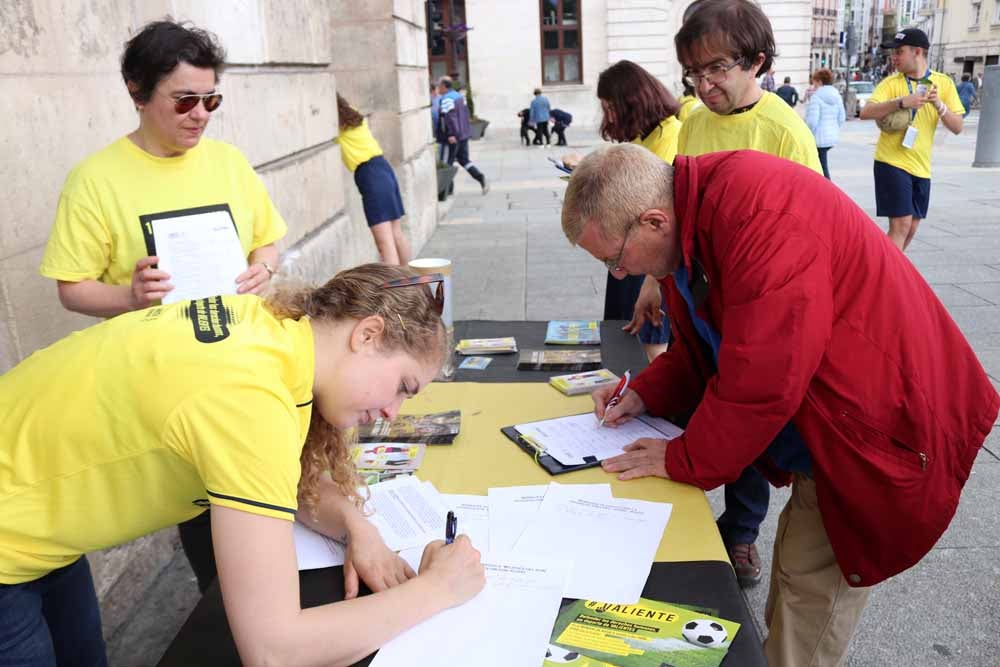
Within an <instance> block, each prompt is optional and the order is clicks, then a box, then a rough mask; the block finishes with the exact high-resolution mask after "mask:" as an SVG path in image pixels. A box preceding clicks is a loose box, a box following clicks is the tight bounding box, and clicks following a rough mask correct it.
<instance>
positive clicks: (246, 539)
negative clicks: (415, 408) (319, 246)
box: [0, 264, 485, 665]
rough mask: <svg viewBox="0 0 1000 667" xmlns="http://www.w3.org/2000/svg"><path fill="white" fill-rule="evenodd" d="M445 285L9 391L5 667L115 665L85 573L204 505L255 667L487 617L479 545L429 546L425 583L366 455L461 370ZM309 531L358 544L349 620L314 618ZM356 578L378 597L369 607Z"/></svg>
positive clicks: (250, 321)
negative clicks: (359, 460)
mask: <svg viewBox="0 0 1000 667" xmlns="http://www.w3.org/2000/svg"><path fill="white" fill-rule="evenodd" d="M435 278H436V279H437V280H435ZM441 281H443V278H442V277H441V276H415V275H413V273H412V272H411V271H409V270H408V269H404V268H400V267H393V266H387V265H384V264H368V265H364V266H360V267H357V268H354V269H348V270H346V271H342V272H341V273H339V274H337V275H336V276H335V277H334V278H333V279H331V280H330V281H329V282H328V283H326V284H325V285H323V286H322V287H319V288H315V289H312V288H310V289H305V290H301V291H297V292H289V293H278V294H275V295H273V296H272V297H270V299H269V300H268V301H266V302H265V301H262V300H261V299H260V298H259V297H257V296H254V295H233V296H222V297H208V298H205V299H199V300H193V301H190V302H181V303H177V304H173V305H169V306H161V307H158V308H151V309H148V310H145V311H142V312H137V313H129V314H125V315H122V316H120V317H116V318H113V319H111V320H108V321H106V322H104V323H102V324H98V325H96V326H93V327H90V328H89V329H86V330H84V331H82V332H78V333H76V334H74V335H72V336H70V337H67V338H65V339H63V340H61V341H59V342H57V343H55V344H54V345H52V346H50V347H48V348H45V349H43V350H40V351H38V352H36V353H35V354H33V355H32V356H30V357H29V358H28V359H26V360H24V361H23V362H21V363H20V364H19V365H18V366H16V367H14V368H13V369H12V370H10V371H9V372H8V373H6V374H4V375H2V376H0V414H3V415H4V417H5V419H4V420H2V421H0V498H2V499H3V505H4V513H3V518H2V519H0V619H2V620H3V622H2V623H0V662H3V663H5V664H6V663H8V662H11V661H12V662H13V663H17V664H46V665H47V664H71V663H72V664H88V665H90V664H94V665H96V664H107V658H106V656H105V655H104V653H105V651H104V643H103V641H102V639H101V622H100V614H99V610H98V605H97V598H96V594H95V592H94V585H93V582H92V580H91V578H90V569H89V566H88V564H87V559H86V557H85V556H84V554H85V553H86V552H87V551H90V550H95V549H104V548H108V547H111V546H114V545H115V544H119V543H122V542H125V541H128V540H130V539H132V538H133V537H135V536H137V535H141V534H145V533H149V532H152V531H154V530H158V529H160V528H163V527H166V526H169V525H172V524H174V523H176V522H177V521H179V520H182V519H183V518H185V517H190V516H192V515H194V514H196V513H198V512H200V511H201V507H200V506H201V505H203V504H205V503H210V504H211V505H213V506H214V507H213V509H212V513H211V515H212V532H213V538H214V541H215V554H216V560H217V563H218V572H219V581H220V584H221V587H222V592H223V599H224V604H225V609H226V615H227V618H228V620H229V627H230V628H231V629H232V632H233V637H234V639H235V641H236V646H237V648H238V650H239V653H240V657H241V659H242V661H243V662H244V663H246V664H264V663H273V664H279V665H299V664H331V663H336V664H348V663H351V662H353V661H355V660H357V659H360V658H361V657H363V656H365V655H367V654H369V653H371V652H372V651H374V650H375V649H377V648H378V647H380V646H381V645H382V644H384V643H385V642H386V641H388V640H389V639H391V638H392V637H394V636H395V635H397V634H399V633H400V632H403V631H404V630H406V629H407V628H409V627H411V626H413V625H415V624H417V623H419V622H421V621H423V620H424V619H426V618H428V617H430V616H432V615H434V614H436V613H437V612H439V611H441V610H443V609H446V608H448V607H451V606H454V605H457V604H461V603H462V602H464V601H466V600H468V599H469V598H471V597H472V596H474V595H475V594H476V593H477V592H478V591H479V590H480V589H482V587H483V585H484V584H485V576H484V571H483V567H482V565H481V562H480V555H479V552H478V551H477V550H476V549H474V548H473V546H472V544H471V543H470V542H469V540H468V538H467V537H465V536H460V537H459V538H458V539H457V540H455V542H454V543H453V544H450V545H444V544H443V543H442V542H432V543H430V544H429V545H428V546H427V547H426V548H425V550H424V554H423V560H422V563H421V566H420V573H419V575H418V574H416V573H414V571H413V570H412V569H410V567H409V566H408V565H406V563H405V562H404V561H403V560H402V559H400V558H399V557H398V556H397V555H396V554H395V553H394V552H392V551H390V550H389V549H387V548H386V546H385V544H384V543H383V542H382V539H381V538H380V536H379V533H378V531H377V529H376V528H375V527H374V526H373V525H372V524H371V523H370V522H369V521H368V520H367V519H366V518H365V516H364V515H363V514H362V512H361V502H360V500H361V499H360V497H359V493H358V491H357V488H358V486H359V484H360V480H359V477H358V474H357V471H356V469H355V468H354V464H353V463H352V462H351V459H350V454H349V448H350V446H351V444H352V441H353V439H354V427H355V426H357V425H358V424H363V423H369V422H371V421H372V420H373V419H374V418H375V417H383V418H386V419H392V418H394V417H395V416H396V414H397V412H398V410H399V408H400V405H401V404H402V402H403V401H404V400H405V399H406V398H409V397H411V396H413V395H414V394H416V393H417V392H418V391H420V390H421V389H422V388H423V387H425V386H426V385H427V384H428V383H429V382H430V381H431V380H432V379H433V378H434V375H435V373H436V371H437V370H438V369H439V368H440V367H441V364H442V362H443V360H444V358H445V355H446V354H448V353H449V351H448V349H447V334H446V332H445V328H444V325H443V324H442V321H441V316H440V313H441V309H442V306H443V289H441V286H442V282H441ZM435 287H436V288H437V289H435ZM79 359H86V360H87V362H86V363H85V364H81V363H78V362H76V360H79ZM295 518H298V519H299V520H300V521H303V522H305V523H306V524H308V525H310V526H311V527H313V528H314V529H316V530H318V531H320V532H322V533H325V534H327V535H329V536H331V537H335V538H338V539H341V540H343V539H344V538H345V537H346V538H347V543H348V547H347V554H346V557H345V565H344V585H345V591H346V597H347V598H348V599H347V600H345V601H342V602H336V603H333V604H327V605H324V606H321V607H314V608H311V609H308V610H305V609H302V607H301V604H300V600H299V577H298V566H297V562H296V551H295V544H294V539H293V519H295ZM359 579H360V580H363V581H364V582H365V583H366V584H368V586H369V587H370V588H371V589H372V590H373V591H376V592H375V594H374V595H370V596H365V597H362V598H357V599H353V598H355V597H356V596H357V592H358V586H359Z"/></svg>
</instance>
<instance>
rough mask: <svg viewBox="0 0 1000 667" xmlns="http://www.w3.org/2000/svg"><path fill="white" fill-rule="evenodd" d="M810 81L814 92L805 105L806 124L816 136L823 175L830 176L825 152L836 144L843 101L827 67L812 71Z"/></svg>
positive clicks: (842, 115) (841, 119) (842, 113)
mask: <svg viewBox="0 0 1000 667" xmlns="http://www.w3.org/2000/svg"><path fill="white" fill-rule="evenodd" d="M812 83H813V85H814V86H816V92H814V93H813V94H812V96H811V97H810V99H809V106H808V107H806V125H808V126H809V129H810V130H812V133H813V135H814V136H815V137H816V147H817V149H819V162H820V164H821V165H822V166H823V175H824V176H826V177H827V178H830V167H829V165H828V164H827V161H826V154H827V153H829V152H830V149H831V148H833V147H834V146H835V145H836V144H837V140H838V139H839V138H840V126H841V125H843V124H844V121H845V120H846V114H845V113H844V101H843V100H842V99H841V97H840V93H839V92H837V89H836V88H834V87H833V73H832V72H831V71H830V70H828V69H820V70H816V71H815V72H813V75H812Z"/></svg>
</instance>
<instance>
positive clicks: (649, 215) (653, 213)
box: [639, 208, 673, 231]
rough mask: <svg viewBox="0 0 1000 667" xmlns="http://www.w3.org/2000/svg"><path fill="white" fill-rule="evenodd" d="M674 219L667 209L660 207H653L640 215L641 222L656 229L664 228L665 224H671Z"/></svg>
mask: <svg viewBox="0 0 1000 667" xmlns="http://www.w3.org/2000/svg"><path fill="white" fill-rule="evenodd" d="M672 219H673V218H672V217H671V215H670V214H669V213H668V212H667V211H665V210H663V209H659V208H651V209H649V210H648V211H645V212H644V213H643V214H642V215H640V216H639V224H640V225H648V226H650V227H652V228H653V229H655V230H656V231H660V230H661V229H663V228H664V225H669V224H670V222H671V221H672Z"/></svg>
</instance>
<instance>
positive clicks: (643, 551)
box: [514, 484, 671, 604]
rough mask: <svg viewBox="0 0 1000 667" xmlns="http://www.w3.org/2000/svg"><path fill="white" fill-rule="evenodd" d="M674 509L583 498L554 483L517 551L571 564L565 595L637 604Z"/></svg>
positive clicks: (641, 501)
mask: <svg viewBox="0 0 1000 667" xmlns="http://www.w3.org/2000/svg"><path fill="white" fill-rule="evenodd" d="M670 510H671V505H669V504H667V503H655V502H649V501H645V500H629V499H624V498H608V499H604V500H600V499H595V498H591V497H586V496H581V495H580V494H578V493H577V492H575V491H574V489H573V485H571V484H565V485H562V484H552V485H550V486H549V489H548V490H547V491H546V493H545V497H544V499H543V500H542V502H541V504H540V505H539V507H538V511H537V512H536V515H535V518H534V520H533V521H532V522H531V523H530V524H528V526H527V527H526V528H525V529H524V532H522V533H521V536H520V537H519V538H518V539H517V542H516V543H515V545H514V552H515V553H517V554H524V555H538V556H543V557H547V558H552V559H556V560H567V561H571V562H572V563H573V569H572V574H571V576H570V579H569V582H568V583H567V586H566V590H565V591H564V596H565V597H569V598H580V599H585V600H601V601H603V602H614V603H620V604H634V603H635V602H636V601H637V600H638V599H639V597H640V596H641V595H642V589H643V586H645V584H646V579H647V578H648V577H649V570H650V568H651V567H652V564H653V558H654V557H655V556H656V549H657V547H658V546H659V544H660V539H661V538H662V537H663V531H664V529H665V528H666V526H667V521H668V520H669V518H670Z"/></svg>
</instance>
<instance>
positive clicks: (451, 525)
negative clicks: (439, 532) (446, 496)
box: [444, 510, 458, 544]
mask: <svg viewBox="0 0 1000 667" xmlns="http://www.w3.org/2000/svg"><path fill="white" fill-rule="evenodd" d="M456 533H458V517H457V516H455V513H454V512H452V511H451V510H448V516H447V517H445V520H444V543H445V544H451V543H452V542H454V541H455V534H456Z"/></svg>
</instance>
